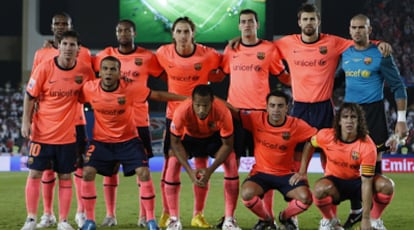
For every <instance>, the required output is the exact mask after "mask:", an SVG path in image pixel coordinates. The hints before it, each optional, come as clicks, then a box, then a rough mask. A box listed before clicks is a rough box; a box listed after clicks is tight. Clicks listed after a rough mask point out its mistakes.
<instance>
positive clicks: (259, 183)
mask: <svg viewBox="0 0 414 230" xmlns="http://www.w3.org/2000/svg"><path fill="white" fill-rule="evenodd" d="M266 101H267V102H266V111H252V110H239V109H235V108H234V107H232V106H230V108H231V110H232V112H233V114H234V116H235V117H236V118H237V119H239V120H240V121H241V124H242V125H243V127H244V128H245V129H247V130H249V131H251V132H252V135H253V137H254V141H255V143H254V158H255V160H256V163H255V164H254V165H253V168H252V170H251V171H250V173H249V176H248V177H247V179H246V180H245V181H244V182H243V184H242V188H241V192H240V193H241V198H242V201H243V203H244V205H245V206H246V207H247V208H248V209H250V211H252V212H253V213H254V214H256V215H257V216H258V217H259V221H258V223H257V224H256V225H255V226H254V227H253V229H254V230H265V229H267V230H269V229H277V226H276V225H275V224H274V217H273V216H272V213H270V212H269V211H268V209H267V207H265V205H266V204H265V203H264V202H265V201H262V199H261V197H262V196H263V195H264V194H265V193H266V192H267V191H269V190H274V189H275V190H278V191H279V192H280V193H282V195H283V196H284V199H285V200H286V201H288V202H289V203H288V207H287V208H286V209H285V210H283V211H282V212H281V213H280V214H279V221H280V223H281V225H283V227H284V228H285V229H288V230H293V229H299V227H298V226H296V223H295V222H294V220H293V219H292V217H294V216H296V215H298V214H300V213H302V212H304V211H305V210H307V209H308V207H309V206H310V205H311V204H312V194H311V192H310V190H309V185H308V182H307V176H306V173H307V165H308V160H309V158H308V155H309V154H310V151H312V148H311V146H310V144H309V143H308V144H307V146H306V152H305V153H304V154H303V155H302V165H301V169H300V171H299V172H297V173H294V172H292V167H291V165H292V164H293V154H294V151H295V147H296V144H298V143H300V142H303V141H309V140H310V138H311V136H313V135H315V134H316V131H317V130H316V129H315V128H313V127H311V126H309V125H308V124H307V123H306V122H305V121H303V120H301V119H299V118H295V117H291V116H288V115H287V113H288V104H289V97H288V96H287V95H286V94H285V93H283V92H281V91H272V92H270V93H269V94H268V95H267V97H266Z"/></svg>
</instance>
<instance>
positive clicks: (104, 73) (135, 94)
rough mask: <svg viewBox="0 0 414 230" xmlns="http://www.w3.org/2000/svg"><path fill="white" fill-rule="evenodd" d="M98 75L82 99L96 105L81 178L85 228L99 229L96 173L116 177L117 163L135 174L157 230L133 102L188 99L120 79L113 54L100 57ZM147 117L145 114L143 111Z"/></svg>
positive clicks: (150, 222)
mask: <svg viewBox="0 0 414 230" xmlns="http://www.w3.org/2000/svg"><path fill="white" fill-rule="evenodd" d="M99 77H100V79H96V80H94V81H90V82H87V83H86V84H85V86H84V87H83V88H82V91H81V95H80V98H79V100H80V101H81V102H89V103H91V106H92V107H93V108H94V117H95V121H94V128H93V140H92V142H91V143H90V145H89V149H88V152H87V153H86V156H85V162H84V168H83V181H82V199H83V202H84V205H85V209H86V219H87V220H86V221H85V224H84V226H83V227H82V228H81V229H83V230H90V229H95V228H96V224H95V204H96V186H95V176H96V174H97V173H99V174H101V175H103V176H112V175H113V174H115V173H118V167H119V164H121V165H122V167H123V172H124V175H125V176H132V175H134V174H137V176H138V177H139V178H138V181H139V185H140V186H139V193H140V196H141V197H142V204H143V205H144V210H145V211H146V213H145V216H146V217H147V218H148V222H147V228H148V230H157V229H158V226H157V223H156V221H155V212H154V210H155V190H154V184H153V183H152V179H151V176H150V171H149V167H148V156H147V154H146V153H145V150H144V147H143V144H142V141H141V139H140V138H139V136H138V131H137V128H136V126H135V123H134V122H133V116H139V114H135V113H134V107H133V104H134V103H136V102H139V103H144V101H146V100H147V99H154V100H161V101H166V100H183V99H185V98H186V97H184V96H179V95H175V94H170V93H167V92H162V91H151V90H150V89H149V88H147V86H146V85H142V84H134V83H131V82H129V83H127V82H125V81H121V80H120V78H121V62H120V61H119V59H117V58H116V57H113V56H107V57H105V58H103V59H102V61H101V66H100V71H99ZM142 115H143V116H146V115H147V114H142Z"/></svg>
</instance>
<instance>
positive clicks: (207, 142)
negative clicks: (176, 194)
mask: <svg viewBox="0 0 414 230" xmlns="http://www.w3.org/2000/svg"><path fill="white" fill-rule="evenodd" d="M171 134H172V135H171V149H172V151H173V152H174V155H175V156H176V157H177V159H178V161H179V162H180V164H181V165H183V167H184V168H185V169H186V171H187V173H188V175H189V176H190V179H191V181H192V182H193V184H194V185H195V186H197V187H207V188H208V187H209V179H210V176H211V175H212V174H213V172H214V171H215V170H216V168H217V167H219V166H220V165H221V164H223V168H224V179H225V180H224V201H225V219H226V220H225V222H224V224H223V227H222V229H224V230H240V228H239V227H238V226H237V224H236V223H235V220H234V212H235V209H236V204H237V196H234V194H238V187H234V186H232V184H229V183H227V182H226V181H227V180H229V178H238V172H237V163H236V156H235V154H234V152H233V125H232V118H231V113H230V111H229V110H228V108H227V107H226V105H225V104H224V102H223V101H221V100H218V99H215V98H214V95H213V90H212V89H211V87H210V86H208V85H198V86H196V87H195V88H194V90H193V93H192V98H191V99H188V100H186V101H184V102H182V103H181V104H180V106H178V107H177V109H176V110H175V113H174V116H173V120H172V122H171ZM209 156H210V157H213V158H215V160H214V162H213V163H212V164H211V165H210V166H208V167H204V168H202V167H200V164H198V165H196V166H195V168H194V169H193V168H191V166H190V164H189V163H188V159H189V158H194V159H195V160H197V161H204V162H205V163H203V165H208V157H209ZM229 185H230V186H229ZM199 191H200V190H199ZM201 191H203V190H201ZM207 192H208V189H206V190H204V192H203V193H202V194H199V196H202V197H201V199H202V200H203V201H204V202H202V203H198V204H196V203H195V205H199V206H198V207H195V209H197V210H200V211H201V212H203V210H204V206H205V201H206V198H207ZM178 216H179V215H178V213H172V212H170V220H171V221H172V220H176V221H177V224H180V222H179V220H178ZM175 218H176V219H175ZM170 225H171V223H170ZM170 225H169V227H170ZM180 228H181V227H180V226H178V227H177V228H176V229H180Z"/></svg>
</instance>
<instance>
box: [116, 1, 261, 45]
mask: <svg viewBox="0 0 414 230" xmlns="http://www.w3.org/2000/svg"><path fill="white" fill-rule="evenodd" d="M265 5H266V3H265V1H263V0H207V1H206V0H204V1H199V0H198V1H194V0H141V1H137V0H122V1H120V7H119V8H120V13H119V16H120V18H121V19H130V20H132V21H134V22H135V24H136V26H137V28H136V31H137V38H136V42H138V43H169V42H171V41H172V39H171V26H172V23H173V22H174V21H175V19H177V18H178V17H183V16H188V17H189V18H191V19H192V20H193V21H194V23H195V24H196V35H195V40H196V41H197V42H201V43H223V42H225V41H227V40H229V39H231V38H234V37H236V36H239V35H240V31H239V30H238V20H239V12H240V10H242V9H247V8H248V9H254V10H255V11H256V12H257V13H258V17H259V22H260V24H261V26H260V27H259V31H258V35H259V37H263V36H264V31H265Z"/></svg>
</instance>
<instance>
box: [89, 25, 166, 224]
mask: <svg viewBox="0 0 414 230" xmlns="http://www.w3.org/2000/svg"><path fill="white" fill-rule="evenodd" d="M115 33H116V37H117V40H118V47H112V46H110V47H107V48H105V49H104V50H102V51H100V52H99V53H97V54H96V58H95V60H94V68H95V71H97V72H98V71H99V66H100V62H101V60H102V58H104V57H106V56H114V57H116V58H118V59H119V61H120V62H121V63H122V65H121V66H122V67H121V75H122V77H124V78H127V79H129V80H130V81H132V83H133V84H141V85H144V86H146V85H147V82H148V77H149V76H150V75H151V76H156V77H158V76H159V75H161V73H163V69H162V67H161V66H160V65H159V63H158V61H157V58H156V56H155V54H153V53H152V52H151V51H150V50H147V49H145V48H143V47H139V46H136V45H135V43H134V38H135V37H136V30H135V23H134V22H133V21H131V20H127V19H124V20H120V21H119V22H118V23H117V25H116V29H115ZM134 111H135V112H134V113H135V114H145V115H141V116H134V123H135V125H136V127H137V130H138V134H139V137H140V138H141V140H142V142H143V144H144V148H145V152H146V154H147V155H148V157H149V158H151V157H152V156H153V151H152V143H151V134H150V131H149V125H150V124H149V111H148V102H147V101H143V102H142V103H140V102H138V101H136V103H134ZM137 179H138V177H137ZM118 183H119V176H118V174H114V175H113V176H112V177H104V181H103V184H104V186H103V187H104V198H105V204H106V217H105V219H104V220H103V222H102V224H101V226H114V225H116V224H117V220H116V215H115V211H116V190H117V187H118ZM137 183H138V184H139V181H138V182H137ZM140 203H141V205H140V215H139V216H140V218H139V220H138V225H139V226H143V227H145V224H146V217H145V210H143V205H142V202H140Z"/></svg>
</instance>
